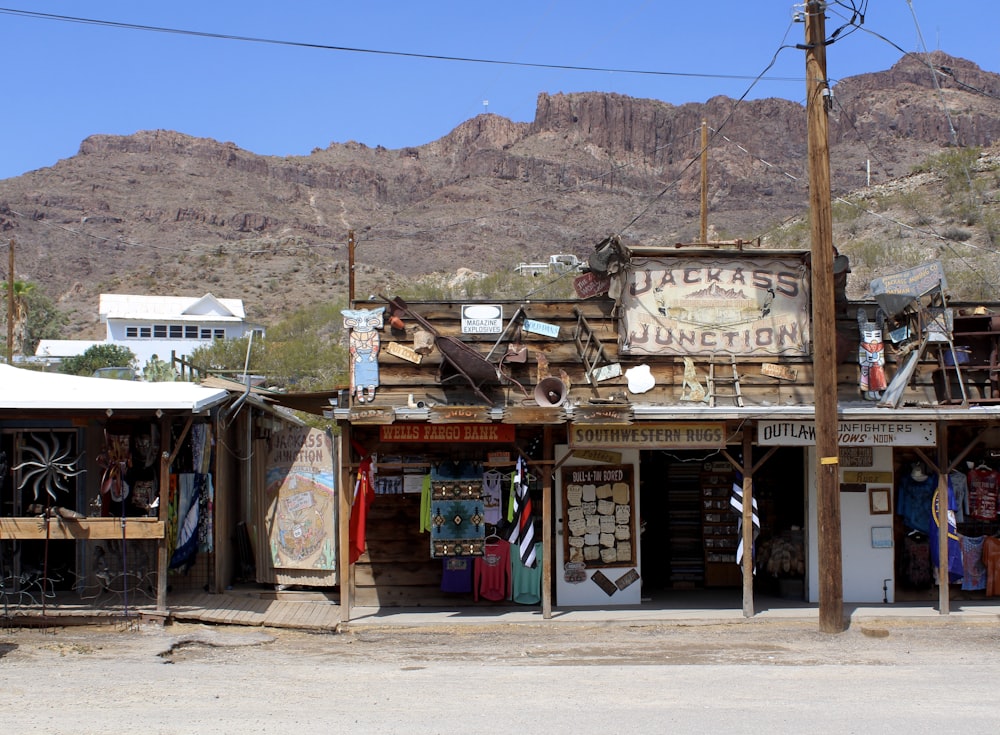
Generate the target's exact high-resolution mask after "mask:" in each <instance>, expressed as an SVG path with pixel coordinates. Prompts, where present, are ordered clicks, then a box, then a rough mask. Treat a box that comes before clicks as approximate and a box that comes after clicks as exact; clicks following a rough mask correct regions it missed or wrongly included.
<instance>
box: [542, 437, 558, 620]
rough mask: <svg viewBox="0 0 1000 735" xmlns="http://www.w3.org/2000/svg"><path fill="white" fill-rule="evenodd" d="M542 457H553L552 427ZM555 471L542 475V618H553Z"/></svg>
mask: <svg viewBox="0 0 1000 735" xmlns="http://www.w3.org/2000/svg"><path fill="white" fill-rule="evenodd" d="M542 437H543V438H542V448H543V449H542V457H543V458H544V459H545V460H546V461H547V462H551V461H552V459H553V457H552V427H551V426H546V427H545V428H544V429H543V434H542ZM554 475H555V470H553V469H552V467H546V468H545V472H543V473H542V618H543V619H545V620H549V619H550V618H551V617H552V563H553V558H552V557H553V553H554V552H553V544H552V526H553V523H552V493H553V489H552V478H553V477H554Z"/></svg>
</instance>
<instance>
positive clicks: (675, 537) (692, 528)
mask: <svg viewBox="0 0 1000 735" xmlns="http://www.w3.org/2000/svg"><path fill="white" fill-rule="evenodd" d="M667 479H668V482H667V493H668V497H669V504H670V513H669V517H668V519H667V523H668V531H669V534H670V584H671V586H673V587H692V586H695V585H701V584H703V583H704V581H705V558H704V555H703V554H702V550H701V548H702V547H701V544H702V536H701V508H700V506H699V502H700V492H699V485H698V467H697V466H694V467H691V466H686V465H673V466H671V467H670V469H669V470H668V474H667Z"/></svg>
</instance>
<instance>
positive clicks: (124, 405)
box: [0, 364, 230, 413]
mask: <svg viewBox="0 0 1000 735" xmlns="http://www.w3.org/2000/svg"><path fill="white" fill-rule="evenodd" d="M229 395H230V394H229V391H226V390H220V389H212V388H205V387H202V386H200V385H197V384H195V383H184V382H173V383H143V382H132V381H128V380H110V379H107V378H86V377H80V376H77V375H63V374H61V373H43V372H38V371H35V370H24V369H22V368H16V367H12V366H11V365H2V364H0V411H3V410H8V409H24V410H60V409H61V410H67V411H72V410H99V411H105V410H107V409H111V410H113V411H118V410H122V411H125V410H136V409H142V410H146V409H148V410H155V409H157V408H161V409H164V410H171V409H173V410H184V411H191V412H193V413H199V412H201V411H204V410H205V409H208V408H211V407H213V406H216V405H218V404H220V403H222V402H224V401H226V400H227V399H228V398H229Z"/></svg>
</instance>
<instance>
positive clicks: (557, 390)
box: [535, 378, 567, 406]
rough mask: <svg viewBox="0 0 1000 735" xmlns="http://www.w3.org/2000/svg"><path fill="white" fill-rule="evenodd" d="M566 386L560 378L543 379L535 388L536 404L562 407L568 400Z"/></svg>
mask: <svg viewBox="0 0 1000 735" xmlns="http://www.w3.org/2000/svg"><path fill="white" fill-rule="evenodd" d="M566 392H567V391H566V384H565V383H564V382H562V381H561V380H560V379H559V378H542V379H541V380H539V381H538V385H536V386H535V403H537V404H538V405H539V406H561V405H562V403H563V401H565V400H566Z"/></svg>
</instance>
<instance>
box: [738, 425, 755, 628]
mask: <svg viewBox="0 0 1000 735" xmlns="http://www.w3.org/2000/svg"><path fill="white" fill-rule="evenodd" d="M752 424H753V422H750V421H748V422H747V423H745V424H743V469H742V471H741V474H742V475H743V617H745V618H752V617H753V616H754V605H753V567H754V557H753V425H752Z"/></svg>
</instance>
